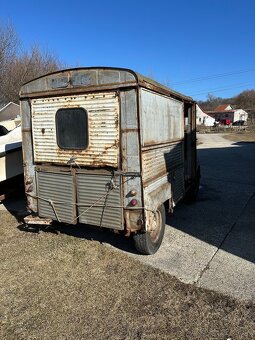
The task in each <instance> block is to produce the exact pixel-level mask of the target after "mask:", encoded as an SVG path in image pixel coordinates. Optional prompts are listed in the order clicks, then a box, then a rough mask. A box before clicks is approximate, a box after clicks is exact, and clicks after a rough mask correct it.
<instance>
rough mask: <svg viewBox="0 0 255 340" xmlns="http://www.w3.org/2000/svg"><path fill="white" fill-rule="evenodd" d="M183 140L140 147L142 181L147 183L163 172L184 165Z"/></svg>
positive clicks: (145, 184) (165, 172) (163, 173)
mask: <svg viewBox="0 0 255 340" xmlns="http://www.w3.org/2000/svg"><path fill="white" fill-rule="evenodd" d="M183 157H184V156H183V141H179V142H175V143H171V144H168V145H164V146H160V147H155V146H154V147H150V148H143V149H142V168H143V183H144V186H148V185H149V183H150V182H151V181H153V180H155V179H157V178H159V177H161V176H163V175H165V174H168V173H169V172H170V171H171V169H174V168H176V167H180V166H182V167H183V166H184V158H183Z"/></svg>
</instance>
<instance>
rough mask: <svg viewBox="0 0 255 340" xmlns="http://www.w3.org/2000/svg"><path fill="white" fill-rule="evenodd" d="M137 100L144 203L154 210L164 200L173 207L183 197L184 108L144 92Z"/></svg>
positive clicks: (141, 92)
mask: <svg viewBox="0 0 255 340" xmlns="http://www.w3.org/2000/svg"><path fill="white" fill-rule="evenodd" d="M140 98H141V108H140V112H141V140H142V148H141V157H142V178H143V187H144V204H145V207H146V208H147V209H150V210H155V209H157V208H158V207H159V206H160V205H161V204H163V203H164V202H165V201H167V200H170V201H172V202H173V204H175V203H176V202H177V201H178V200H179V199H180V197H183V194H184V190H183V189H184V144H183V138H184V131H183V109H184V105H183V102H181V101H178V100H176V99H173V98H170V97H166V96H162V95H159V94H156V93H153V92H151V91H148V90H144V89H141V91H140ZM180 173H182V174H183V176H182V177H181V176H180V175H179V174H180ZM149 215H150V214H149V213H148V212H147V213H146V216H147V221H148V218H150V216H149Z"/></svg>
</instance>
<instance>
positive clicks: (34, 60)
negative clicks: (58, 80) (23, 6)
mask: <svg viewBox="0 0 255 340" xmlns="http://www.w3.org/2000/svg"><path fill="white" fill-rule="evenodd" d="M62 67H63V65H62V63H61V62H60V61H59V59H58V58H57V57H56V56H55V54H54V53H51V52H47V51H43V50H42V49H41V48H40V47H39V46H38V45H33V46H32V47H31V48H29V49H28V50H23V49H22V44H21V41H20V39H19V37H18V34H17V32H16V30H15V28H14V27H13V25H11V24H1V23H0V107H2V106H4V105H5V104H7V103H9V102H14V103H17V104H18V103H19V90H20V88H21V86H22V85H23V84H24V83H26V82H28V81H30V80H32V79H34V78H37V77H40V76H41V75H43V74H46V73H49V72H53V71H56V70H58V69H60V68H62Z"/></svg>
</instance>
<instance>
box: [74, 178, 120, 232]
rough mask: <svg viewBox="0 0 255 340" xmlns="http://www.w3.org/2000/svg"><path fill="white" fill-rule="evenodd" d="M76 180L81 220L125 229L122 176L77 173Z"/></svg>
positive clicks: (96, 224) (106, 226) (86, 222)
mask: <svg viewBox="0 0 255 340" xmlns="http://www.w3.org/2000/svg"><path fill="white" fill-rule="evenodd" d="M111 180H112V181H111ZM76 182H77V203H78V215H80V217H79V222H81V223H85V224H91V225H95V226H101V227H105V228H112V229H119V230H122V229H124V226H123V218H122V216H123V213H122V211H123V209H122V197H121V196H122V195H121V184H120V176H114V177H112V175H110V174H109V175H99V174H96V175H93V174H83V173H77V176H76ZM111 189H112V190H111ZM93 204H95V206H93V207H91V205H93ZM107 206H109V207H107ZM89 207H91V208H90V209H88V208H89ZM87 209H88V211H87V212H85V211H86V210H87ZM84 212H85V213H84Z"/></svg>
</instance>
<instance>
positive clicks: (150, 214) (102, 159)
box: [20, 67, 198, 254]
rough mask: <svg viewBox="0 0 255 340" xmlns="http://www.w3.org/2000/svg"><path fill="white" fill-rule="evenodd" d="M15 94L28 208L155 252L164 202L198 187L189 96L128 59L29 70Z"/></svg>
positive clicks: (170, 205)
mask: <svg viewBox="0 0 255 340" xmlns="http://www.w3.org/2000/svg"><path fill="white" fill-rule="evenodd" d="M20 103H21V113H22V141H23V157H24V175H25V190H26V195H27V208H28V210H29V211H30V212H31V214H32V217H33V218H34V217H35V216H36V217H38V219H37V220H40V221H43V220H44V219H45V220H53V221H59V222H63V223H67V224H77V223H82V224H85V225H94V226H98V227H103V228H110V229H112V230H116V231H119V232H122V233H124V234H126V235H133V236H134V240H135V245H136V247H137V249H138V250H139V251H140V252H142V253H145V254H152V253H155V251H157V249H158V248H159V246H160V244H161V241H162V238H163V234H164V224H165V216H164V215H165V210H164V207H165V206H167V209H168V210H169V211H172V210H173V208H174V206H175V205H176V204H177V203H178V202H179V201H180V200H181V199H182V198H184V197H185V196H187V194H194V193H195V192H196V190H197V188H198V171H197V168H198V167H197V157H196V126H195V124H196V112H195V102H194V101H193V100H192V98H190V97H187V96H184V95H181V94H179V93H177V92H175V91H172V90H170V89H168V88H166V87H164V86H163V85H161V84H158V83H156V82H154V81H153V80H151V79H148V78H145V77H143V76H141V75H139V74H138V73H135V72H133V71H131V70H128V69H120V68H103V67H97V68H79V69H69V70H63V71H59V72H55V73H52V74H48V75H45V76H43V77H40V78H38V79H35V80H33V81H31V82H29V83H27V84H25V85H23V87H22V88H21V91H20ZM84 227H86V226H84Z"/></svg>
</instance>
